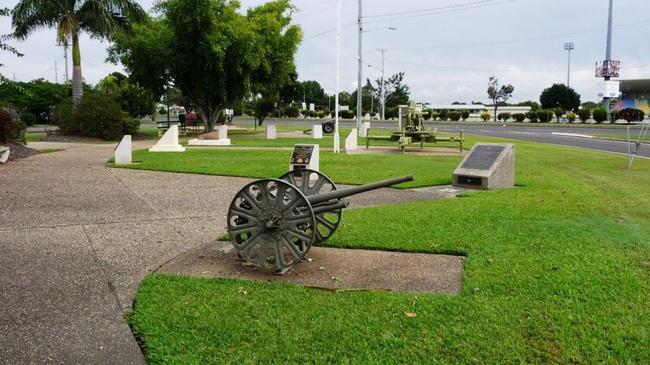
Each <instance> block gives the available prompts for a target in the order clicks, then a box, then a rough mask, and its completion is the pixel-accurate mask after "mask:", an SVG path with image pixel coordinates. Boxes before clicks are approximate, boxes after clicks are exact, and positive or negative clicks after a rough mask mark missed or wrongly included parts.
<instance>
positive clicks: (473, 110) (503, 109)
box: [429, 104, 530, 120]
mask: <svg viewBox="0 0 650 365" xmlns="http://www.w3.org/2000/svg"><path fill="white" fill-rule="evenodd" d="M429 108H431V109H433V110H457V111H462V110H469V113H470V115H469V120H481V113H483V112H488V113H490V114H492V113H494V106H493V105H483V104H438V105H431V106H429ZM529 111H530V107H529V106H500V107H499V109H498V110H497V113H510V114H516V113H522V114H526V113H528V112H529Z"/></svg>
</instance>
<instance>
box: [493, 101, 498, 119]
mask: <svg viewBox="0 0 650 365" xmlns="http://www.w3.org/2000/svg"><path fill="white" fill-rule="evenodd" d="M497 108H498V106H497V102H496V101H495V102H494V121H495V122H496V121H497Z"/></svg>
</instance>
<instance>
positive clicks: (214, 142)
mask: <svg viewBox="0 0 650 365" xmlns="http://www.w3.org/2000/svg"><path fill="white" fill-rule="evenodd" d="M187 145H188V146H230V138H225V139H197V138H195V139H190V140H189V141H188V142H187Z"/></svg>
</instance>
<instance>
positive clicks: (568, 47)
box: [564, 42, 575, 87]
mask: <svg viewBox="0 0 650 365" xmlns="http://www.w3.org/2000/svg"><path fill="white" fill-rule="evenodd" d="M574 49H575V46H574V45H573V42H568V43H564V50H565V51H568V52H569V63H568V66H567V71H566V86H567V87H570V86H569V83H570V81H571V51H573V50H574Z"/></svg>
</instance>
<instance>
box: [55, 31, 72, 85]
mask: <svg viewBox="0 0 650 365" xmlns="http://www.w3.org/2000/svg"><path fill="white" fill-rule="evenodd" d="M57 46H59V47H63V59H64V60H65V72H64V77H65V78H64V80H65V82H66V83H67V82H68V80H70V77H69V74H68V68H69V66H68V41H67V40H65V41H63V44H57Z"/></svg>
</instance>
